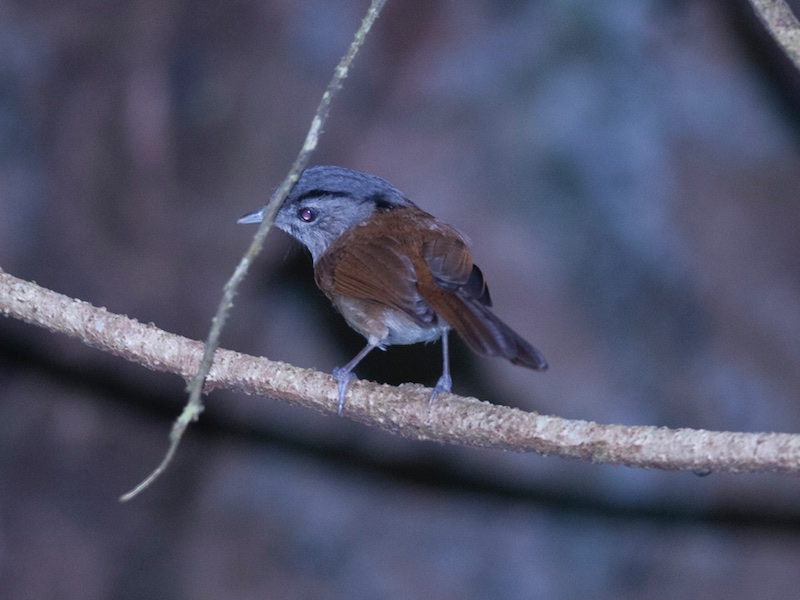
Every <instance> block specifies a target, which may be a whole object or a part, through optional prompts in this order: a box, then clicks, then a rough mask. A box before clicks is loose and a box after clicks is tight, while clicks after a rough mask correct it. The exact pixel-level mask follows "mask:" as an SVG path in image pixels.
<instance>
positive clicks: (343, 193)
mask: <svg viewBox="0 0 800 600" xmlns="http://www.w3.org/2000/svg"><path fill="white" fill-rule="evenodd" d="M263 217H264V208H260V209H258V210H255V211H253V212H250V213H248V214H246V215H244V216H243V217H241V218H240V219H239V220H238V223H240V224H248V223H260V222H261V221H262V220H263ZM274 224H275V226H276V227H278V228H279V229H281V230H283V231H284V232H286V233H288V234H289V235H291V236H292V237H294V238H295V239H296V240H297V241H299V242H300V243H301V244H303V245H304V246H305V247H306V248H308V250H309V251H310V253H311V258H312V260H313V263H314V279H315V281H316V284H317V286H318V287H319V289H320V290H322V292H324V294H325V295H326V296H327V297H328V298H329V299H330V300H331V302H332V303H333V304H334V306H335V307H336V308H337V309H338V311H339V312H340V313H341V315H342V316H343V317H344V319H345V321H346V322H347V323H348V325H349V326H350V327H352V328H353V329H354V330H355V331H357V332H358V333H360V334H361V335H362V336H364V337H365V338H366V340H367V344H366V346H364V348H363V349H362V350H361V351H360V352H359V353H358V354H356V355H355V356H354V357H353V359H352V360H351V361H350V362H348V363H347V364H346V365H344V366H343V367H337V368H335V369H334V370H333V376H334V378H335V379H336V381H337V389H338V405H337V412H338V414H339V415H341V414H342V411H343V410H344V406H345V397H346V394H347V388H348V386H349V384H350V382H351V381H352V380H353V379H355V374H354V373H353V369H355V367H356V365H358V363H359V362H360V361H361V360H362V359H363V358H364V357H365V356H367V354H369V353H370V352H371V351H372V350H374V349H375V348H380V349H381V350H385V349H386V347H387V346H391V345H394V344H416V343H420V342H433V341H436V340H441V342H442V375H441V377H440V378H439V379H438V381H437V382H436V385H435V386H434V388H433V391H432V393H431V395H430V398H429V406H431V405H432V404H433V402H434V400H435V399H436V397H437V396H438V395H439V394H442V393H444V392H450V391H451V388H452V377H451V375H450V355H449V343H448V334H449V332H450V330H451V329H454V330H455V331H456V332H457V333H458V335H459V336H460V337H461V338H462V339H463V340H464V342H465V343H466V345H467V346H468V347H469V348H470V349H471V350H472V351H473V352H475V353H476V354H479V355H481V356H487V357H501V358H504V359H506V360H508V361H510V362H511V363H512V364H515V365H520V366H523V367H527V368H529V369H533V370H536V371H544V370H546V369H547V367H548V365H547V361H546V360H545V358H544V356H543V355H542V353H541V352H540V351H539V350H537V349H536V348H534V347H533V346H532V345H531V344H530V343H528V342H527V341H526V340H525V339H524V338H522V337H521V336H520V335H519V334H517V333H516V332H515V331H514V330H512V329H511V328H510V327H509V326H508V325H506V324H505V323H504V322H503V321H501V320H500V319H499V318H498V317H496V316H495V315H494V313H493V312H492V311H491V310H490V309H491V306H492V300H491V297H490V295H489V288H488V287H487V285H486V280H485V279H484V276H483V273H482V272H481V270H480V269H479V268H478V266H477V265H475V264H474V262H473V259H472V252H471V251H470V248H469V244H468V243H467V240H466V238H465V237H464V236H463V235H462V234H461V233H460V232H459V231H458V230H456V229H455V228H454V227H451V226H450V225H447V224H446V223H444V222H443V221H441V220H439V219H437V218H436V217H434V216H433V215H431V214H429V213H427V212H425V211H424V210H422V209H421V208H419V207H418V206H417V205H416V204H414V203H413V202H412V201H411V200H409V199H408V198H407V197H406V196H405V195H404V194H403V193H402V192H401V191H400V190H399V189H398V188H396V187H395V186H394V185H392V184H391V183H389V182H388V181H386V180H385V179H382V178H381V177H378V176H376V175H371V174H368V173H362V172H359V171H355V170H352V169H347V168H344V167H338V166H327V165H323V166H315V167H310V168H307V169H305V170H304V171H303V172H302V174H301V176H300V178H299V179H298V180H297V183H296V184H295V186H294V187H293V188H292V190H291V191H290V193H289V194H288V196H287V197H286V200H285V201H284V203H283V204H282V205H281V208H280V209H279V210H278V212H277V214H276V216H275V221H274Z"/></svg>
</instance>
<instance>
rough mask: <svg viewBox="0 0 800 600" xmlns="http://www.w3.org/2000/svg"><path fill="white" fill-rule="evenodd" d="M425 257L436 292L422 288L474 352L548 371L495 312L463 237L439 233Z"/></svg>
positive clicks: (426, 246) (537, 354) (533, 350)
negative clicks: (490, 308)
mask: <svg viewBox="0 0 800 600" xmlns="http://www.w3.org/2000/svg"><path fill="white" fill-rule="evenodd" d="M422 257H423V259H424V261H425V264H426V265H427V267H428V268H429V269H430V275H431V277H432V279H433V283H434V284H435V286H436V287H435V288H432V289H429V288H428V287H426V286H425V285H423V286H422V290H423V295H424V296H425V299H426V300H427V301H428V302H429V303H430V304H431V305H432V306H433V308H434V309H435V310H436V312H437V313H438V314H439V315H441V316H442V318H443V319H444V320H445V321H447V322H448V323H449V324H450V326H451V327H453V329H455V330H456V331H457V332H458V334H459V335H460V336H461V338H462V339H463V340H464V341H465V342H466V344H467V345H468V346H469V347H470V348H471V349H472V351H473V352H475V353H477V354H481V355H483V356H498V357H502V358H505V359H507V360H509V361H511V362H512V363H513V364H516V365H521V366H524V367H528V368H530V369H536V370H544V369H546V368H547V361H546V360H545V358H544V356H542V354H541V352H539V351H538V350H537V349H536V348H534V347H533V346H532V345H531V344H529V343H528V342H527V341H526V340H525V339H523V338H522V337H521V336H520V335H519V334H517V333H516V332H515V331H514V330H512V329H511V328H510V327H509V326H508V325H506V324H505V323H503V322H502V321H501V320H500V319H498V318H497V317H496V316H495V315H494V314H493V313H492V312H491V311H490V310H489V307H490V306H491V305H492V300H491V297H490V296H489V288H488V287H487V286H486V281H485V280H484V278H483V273H481V270H480V269H479V268H478V267H477V266H475V265H474V264H473V263H472V254H471V253H470V251H469V248H467V245H466V244H465V243H464V241H463V240H462V239H461V238H460V236H458V234H457V233H455V232H452V233H451V234H450V235H447V234H446V233H444V232H436V234H435V237H433V238H431V239H430V240H428V241H427V242H426V243H425V244H423V249H422ZM418 270H419V269H418ZM437 288H438V289H437Z"/></svg>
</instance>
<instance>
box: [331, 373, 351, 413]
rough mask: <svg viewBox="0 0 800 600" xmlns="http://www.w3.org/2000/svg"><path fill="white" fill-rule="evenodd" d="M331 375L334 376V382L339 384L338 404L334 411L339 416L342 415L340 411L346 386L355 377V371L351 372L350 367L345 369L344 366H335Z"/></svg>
mask: <svg viewBox="0 0 800 600" xmlns="http://www.w3.org/2000/svg"><path fill="white" fill-rule="evenodd" d="M333 376H334V377H335V378H336V382H337V383H338V384H339V406H338V408H337V409H336V412H337V413H338V414H339V416H342V411H343V410H344V397H345V394H347V386H349V385H350V382H351V381H352V380H353V379H355V378H356V376H355V373H353V372H352V371H351V370H350V369H346V368H344V367H336V368H335V369H334V370H333Z"/></svg>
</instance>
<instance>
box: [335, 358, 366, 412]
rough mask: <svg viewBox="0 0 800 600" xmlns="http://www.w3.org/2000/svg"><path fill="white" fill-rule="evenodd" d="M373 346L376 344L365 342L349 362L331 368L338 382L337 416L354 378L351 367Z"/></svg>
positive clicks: (342, 408) (353, 367)
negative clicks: (362, 347)
mask: <svg viewBox="0 0 800 600" xmlns="http://www.w3.org/2000/svg"><path fill="white" fill-rule="evenodd" d="M373 348H377V344H367V345H366V346H364V349H363V350H362V351H361V352H359V353H358V354H356V355H355V356H354V357H353V360H351V361H350V362H349V363H347V364H346V365H345V366H343V367H336V368H335V369H334V370H333V376H334V377H335V378H336V381H337V383H338V384H339V408H338V409H337V410H336V412H337V413H339V416H341V414H342V410H344V396H345V394H346V393H347V386H349V385H350V382H351V381H352V380H353V379H355V378H356V376H355V374H354V373H353V369H355V368H356V365H357V364H358V363H360V362H361V359H362V358H364V357H365V356H366V355H367V354H369V353H370V351H371V350H372V349H373Z"/></svg>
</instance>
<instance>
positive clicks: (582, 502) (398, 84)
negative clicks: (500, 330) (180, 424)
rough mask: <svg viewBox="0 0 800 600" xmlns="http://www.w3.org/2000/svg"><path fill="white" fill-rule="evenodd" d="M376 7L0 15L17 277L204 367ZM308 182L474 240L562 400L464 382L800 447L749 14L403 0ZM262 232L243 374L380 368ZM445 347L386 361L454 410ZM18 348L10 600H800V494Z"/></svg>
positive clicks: (545, 381)
mask: <svg viewBox="0 0 800 600" xmlns="http://www.w3.org/2000/svg"><path fill="white" fill-rule="evenodd" d="M367 4H368V3H367V2H366V1H365V0H360V1H358V2H335V1H332V0H293V1H287V0H282V1H269V0H233V1H228V2H219V1H216V2H214V1H210V0H182V1H180V2H179V1H163V0H125V1H122V2H102V1H99V0H59V1H54V0H25V1H22V0H5V1H4V2H2V3H0V214H1V215H2V217H0V267H2V268H3V269H4V270H6V271H8V272H9V273H11V274H13V275H16V276H18V277H23V278H26V279H31V280H35V281H36V282H38V283H39V284H41V285H43V286H46V287H48V288H51V289H53V290H55V291H58V292H60V293H63V294H67V295H70V296H75V297H78V298H81V299H83V300H86V301H88V302H91V303H93V304H95V305H97V306H105V307H107V308H108V309H109V310H110V311H113V312H117V313H123V314H127V315H129V316H131V317H133V318H136V319H138V320H139V321H142V322H153V323H155V324H156V325H157V326H158V327H160V328H163V329H165V330H167V331H170V332H174V333H177V334H181V335H185V336H189V337H191V338H195V339H204V338H205V336H206V334H207V331H208V327H209V323H210V319H211V316H212V315H213V313H214V311H215V308H216V305H217V302H218V301H219V298H220V293H221V287H222V285H223V284H224V282H225V281H226V280H227V278H228V277H229V276H230V274H231V272H232V269H233V267H234V266H235V264H236V263H237V261H238V259H239V257H240V255H241V254H242V253H243V252H244V250H245V248H246V247H247V245H248V244H249V242H250V237H251V236H252V235H253V233H254V231H255V229H254V228H252V227H243V226H237V225H236V219H237V218H238V217H239V216H241V215H242V214H244V213H245V212H248V211H250V210H252V209H254V208H256V207H258V206H260V205H262V204H263V203H264V202H265V200H266V199H267V197H268V195H269V194H270V192H271V191H272V189H273V188H274V187H275V186H276V185H277V184H278V183H279V182H280V180H281V179H282V178H283V176H284V175H285V173H286V171H287V169H288V167H289V165H290V164H291V162H292V160H293V159H294V157H295V155H296V152H297V151H298V149H299V147H300V144H301V143H302V139H303V137H304V135H305V132H306V130H307V127H308V124H309V121H310V118H311V115H312V114H313V110H314V108H315V107H316V105H317V103H318V101H319V97H320V94H321V93H322V91H323V89H324V86H325V85H326V83H327V81H328V79H329V77H330V75H331V73H332V70H333V68H334V66H335V65H336V63H337V61H338V59H339V57H340V56H341V54H342V53H343V52H344V51H345V49H346V47H347V45H348V43H349V41H350V39H351V36H352V34H353V32H354V31H355V29H356V28H357V26H358V23H359V21H360V19H361V17H362V15H363V12H364V10H365V9H366V6H367ZM313 163H315V164H338V165H343V166H347V167H351V168H356V169H359V170H364V171H369V172H372V173H375V174H378V175H380V176H382V177H385V178H386V179H388V180H390V181H391V182H393V183H394V184H395V185H397V186H398V187H399V188H400V189H402V190H403V191H404V192H406V194H407V195H408V196H409V197H410V198H411V199H412V200H414V201H415V202H417V204H419V205H420V206H421V207H422V208H424V209H425V210H427V211H429V212H431V213H433V214H435V215H436V216H438V217H440V218H441V219H443V220H445V221H447V222H449V223H451V224H453V225H454V226H456V227H458V228H459V229H460V230H462V231H463V232H465V233H466V234H467V235H468V236H469V237H470V238H471V240H472V243H473V247H474V254H475V256H476V260H477V262H478V263H479V264H480V266H481V268H482V270H483V272H484V273H485V275H486V277H487V279H488V281H489V283H490V286H491V290H492V297H493V299H494V302H495V308H496V312H497V314H498V315H500V316H501V317H502V318H503V319H504V320H505V321H507V322H508V323H509V324H510V325H511V326H512V327H514V328H515V329H516V330H517V331H519V332H520V333H521V334H523V335H524V336H525V337H526V338H527V339H529V340H530V341H531V342H532V343H534V344H535V345H536V346H537V347H539V348H540V349H541V350H542V351H543V352H544V354H545V355H546V356H547V358H548V360H549V362H550V365H551V368H550V370H549V371H548V372H546V373H543V374H540V373H534V372H531V371H527V370H525V369H520V368H518V367H514V366H512V365H510V364H507V363H504V362H500V361H496V360H494V361H493V360H488V359H482V358H479V357H476V356H474V355H472V354H470V353H469V351H468V350H466V349H465V348H464V346H462V345H461V344H460V343H458V342H455V341H454V343H453V345H454V346H455V347H454V349H453V362H454V367H453V369H454V391H455V392H456V393H459V394H463V395H475V396H478V397H479V398H481V399H483V400H489V401H492V402H496V403H502V404H507V405H510V406H517V407H520V408H523V409H526V410H536V411H540V412H543V413H546V414H555V415H559V416H563V417H568V418H579V419H588V420H594V421H599V422H602V423H623V424H641V425H657V426H667V427H693V428H704V429H723V430H740V431H781V432H797V431H798V430H800V410H799V408H800V407H798V397H799V396H800V393H799V392H798V390H800V369H798V366H797V365H798V364H800V196H799V195H798V190H800V75H798V73H797V72H796V71H795V70H794V69H793V67H792V66H791V65H790V63H789V62H788V60H787V59H785V58H784V57H783V55H782V54H781V53H780V51H779V50H778V49H777V47H776V46H775V44H774V43H773V42H772V40H771V39H770V38H769V36H768V35H767V34H766V32H765V31H764V30H763V29H762V28H761V26H760V24H759V23H758V21H757V19H756V18H755V17H754V15H753V14H752V12H751V11H750V9H749V5H748V3H747V2H745V1H743V0H737V1H728V2H723V1H713V0H704V1H701V0H682V1H676V0H672V1H667V0H606V1H605V2H591V1H588V0H562V1H560V2H548V1H544V0H538V1H530V2H522V1H513V0H500V1H498V0H458V1H457V0H435V1H430V2H424V3H418V2H413V3H412V2H403V1H400V0H390V2H389V4H388V7H387V9H386V11H385V13H384V14H383V16H382V17H381V19H380V20H379V21H378V23H377V25H376V28H375V30H374V32H373V34H372V35H371V37H370V38H369V39H368V41H367V44H366V46H365V48H364V49H363V52H362V54H361V56H360V57H359V59H358V60H357V62H356V65H355V69H354V70H353V71H352V75H351V77H350V78H349V79H348V80H347V82H346V87H345V89H344V90H343V92H342V93H341V95H340V96H339V98H338V100H337V101H336V103H335V105H334V107H333V112H332V117H331V120H330V122H329V125H328V126H327V131H326V134H325V136H324V138H323V139H322V142H321V146H320V148H319V150H318V152H317V153H316V154H315V156H314V158H313ZM362 343H363V340H362V339H361V338H360V337H359V336H358V335H357V334H355V333H353V332H351V331H350V330H349V329H348V328H347V326H346V325H345V324H344V322H343V321H342V320H341V318H340V317H339V316H338V315H336V313H335V312H334V310H333V309H332V308H331V307H330V306H329V303H328V302H327V300H326V299H325V298H324V297H323V296H322V294H321V293H320V292H318V291H317V290H316V288H315V287H314V284H313V279H312V273H311V269H310V259H309V257H308V256H307V255H306V253H305V252H304V251H303V250H302V249H300V248H299V247H298V246H297V245H296V244H294V243H293V242H292V241H291V240H289V239H288V238H287V236H285V235H283V234H282V233H281V232H274V234H271V235H270V239H269V240H268V243H267V247H266V248H265V251H264V252H263V254H262V256H261V257H260V259H259V261H258V264H257V266H256V268H255V269H254V270H253V271H252V272H251V274H250V276H249V278H248V279H247V281H246V282H245V284H244V286H243V287H242V289H241V291H240V293H239V295H238V296H237V299H236V303H235V308H234V312H233V315H232V317H231V320H230V322H229V325H228V328H227V330H226V332H225V334H224V336H223V346H225V347H227V348H231V349H235V350H239V351H242V352H247V353H252V354H256V355H264V356H267V357H269V358H272V359H276V360H284V361H288V362H291V363H294V364H297V365H300V366H305V367H314V368H318V369H320V370H323V371H330V370H331V369H332V368H333V367H334V366H337V365H341V364H343V363H344V362H346V361H347V360H348V359H349V358H350V357H351V356H352V355H353V354H354V353H355V352H356V351H357V350H359V349H360V348H361V346H362ZM439 369H440V349H439V347H438V345H431V346H421V345H417V346H412V347H406V348H391V349H389V350H388V351H387V352H386V353H381V352H375V353H373V354H372V355H371V356H370V357H369V358H368V359H367V360H365V361H364V362H363V363H362V365H360V366H359V368H358V374H359V375H360V376H361V377H364V378H369V379H375V380H378V381H382V382H389V383H400V382H403V381H415V382H420V383H424V384H426V385H432V384H433V383H434V382H435V381H436V378H437V377H438V375H439ZM183 388H184V383H183V381H181V380H180V379H178V378H177V377H175V376H169V375H164V374H154V373H150V372H147V371H145V370H144V369H142V368H140V367H137V366H134V365H130V364H127V363H126V362H124V361H122V360H120V359H118V358H115V357H112V356H109V355H107V354H104V353H101V352H98V351H96V350H93V349H91V348H88V347H85V346H83V345H81V344H80V343H78V342H75V341H73V340H69V339H66V338H65V337H64V336H61V335H54V334H50V333H47V332H44V331H40V330H38V329H36V328H34V327H31V326H27V325H24V324H21V323H18V322H14V321H12V320H10V319H3V320H0V595H2V597H3V598H7V599H22V598H24V599H26V600H36V599H45V598H47V599H50V598H62V599H72V598H80V599H82V600H93V599H105V598H115V599H123V600H124V599H128V598H130V599H133V598H137V599H138V598H159V599H160V598H165V599H172V598H174V599H184V598H186V599H189V598H191V599H205V598H227V599H245V598H284V599H291V598H323V599H324V598H354V599H360V598H364V599H372V598H389V599H395V598H397V599H404V598H433V597H435V598H509V599H526V598H554V599H560V598H565V599H566V598H577V597H591V598H595V599H601V600H602V599H605V598H609V599H610V598H614V599H620V598H622V599H624V598H638V599H642V598H644V599H651V598H652V599H660V598H675V597H689V598H714V599H718V598H728V599H738V598H753V597H758V598H760V599H768V598H788V597H793V596H794V594H796V592H797V589H798V587H800V505H799V504H798V501H797V500H798V497H799V496H798V494H800V483H798V480H797V478H793V477H787V476H777V475H771V474H757V475H728V474H713V475H710V476H708V477H699V476H696V475H694V474H690V473H665V472H655V471H645V470H639V469H627V468H615V467H607V466H601V465H591V464H584V463H579V462H573V461H566V460H563V459H558V458H542V457H538V456H523V455H515V454H509V453H502V452H496V451H487V450H478V449H471V448H456V447H444V446H440V445H437V444H432V443H421V442H414V441H409V440H405V439H400V438H398V437H394V436H391V435H389V434H386V433H383V432H379V431H374V430H372V429H368V428H365V427H363V426H362V425H359V424H356V423H353V422H351V421H350V420H349V419H346V418H335V417H331V416H322V415H319V414H316V413H312V412H309V411H306V410H299V409H296V408H292V407H288V406H286V405H284V404H281V403H279V402H276V401H274V400H270V399H265V398H255V397H246V396H243V395H241V394H232V393H227V392H214V393H213V394H212V395H211V396H210V398H208V401H207V410H206V412H205V413H204V414H203V416H202V419H201V421H200V422H199V423H198V424H197V425H195V426H192V428H191V429H190V430H189V433H188V436H187V437H186V439H185V441H184V443H183V445H182V446H181V448H180V450H179V452H178V456H177V459H176V460H175V462H174V463H173V465H172V466H171V467H170V469H169V470H168V472H167V473H166V474H165V475H164V476H163V477H162V478H161V479H160V480H159V481H158V482H157V483H156V485H155V486H154V487H152V488H151V489H150V490H148V491H147V492H146V493H144V494H143V495H142V496H141V497H139V498H137V499H136V500H135V501H133V502H131V503H128V504H120V503H119V502H118V501H117V498H118V496H119V495H120V494H121V493H123V492H125V491H127V490H129V489H130V488H131V487H132V486H133V485H135V484H136V483H138V482H139V481H140V480H141V479H142V478H143V477H144V476H145V475H146V474H147V473H148V472H149V471H150V470H151V469H152V468H153V467H154V466H155V465H156V464H157V462H158V461H159V460H160V459H161V457H162V455H163V452H164V451H165V449H166V444H167V435H168V432H169V428H170V426H171V423H172V420H173V419H174V418H175V416H177V414H178V412H179V410H180V407H181V406H182V404H183V403H184V401H185V395H184V391H183Z"/></svg>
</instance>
